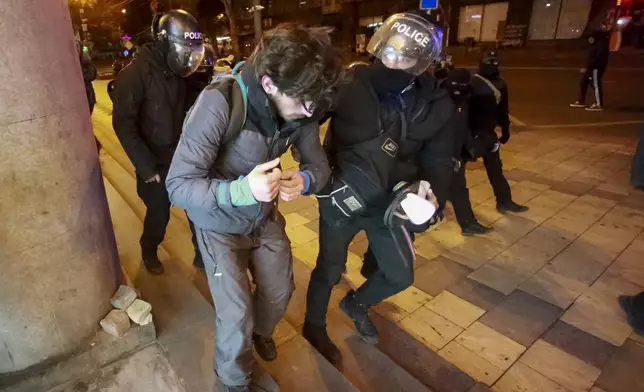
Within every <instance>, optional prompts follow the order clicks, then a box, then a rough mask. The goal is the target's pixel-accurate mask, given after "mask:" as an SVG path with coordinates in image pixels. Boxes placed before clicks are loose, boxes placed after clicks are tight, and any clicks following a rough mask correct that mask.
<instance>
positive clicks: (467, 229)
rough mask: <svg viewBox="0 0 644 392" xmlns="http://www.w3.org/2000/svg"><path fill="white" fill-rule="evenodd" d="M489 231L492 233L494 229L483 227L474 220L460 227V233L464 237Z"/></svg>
mask: <svg viewBox="0 0 644 392" xmlns="http://www.w3.org/2000/svg"><path fill="white" fill-rule="evenodd" d="M491 231H494V229H493V228H491V227H487V226H483V225H482V224H480V223H479V222H478V221H475V220H474V221H471V222H468V223H467V225H465V226H463V227H461V232H462V233H463V235H464V236H466V237H470V236H473V235H477V234H487V233H489V232H491Z"/></svg>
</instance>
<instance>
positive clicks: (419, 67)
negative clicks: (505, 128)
mask: <svg viewBox="0 0 644 392" xmlns="http://www.w3.org/2000/svg"><path fill="white" fill-rule="evenodd" d="M421 15H422V14H420V13H403V14H395V15H393V16H391V17H390V18H388V19H387V21H385V23H384V24H383V26H382V27H380V29H378V31H377V32H376V34H375V35H374V37H373V38H372V39H371V41H370V42H369V45H368V48H367V49H368V51H369V52H370V53H371V54H372V55H374V56H375V57H376V59H375V61H374V63H373V64H371V65H368V66H365V67H363V68H360V67H356V68H355V78H354V80H353V81H352V82H351V83H349V84H348V85H347V86H344V87H343V88H341V90H340V91H339V100H338V102H337V103H336V105H335V109H334V110H335V112H334V113H333V115H332V117H331V123H330V125H329V129H328V131H327V139H326V141H325V145H326V147H327V153H328V155H329V161H330V163H331V165H332V166H333V175H332V179H331V180H330V182H329V184H327V187H326V189H324V190H323V191H322V192H321V193H320V194H318V201H319V208H320V250H319V254H318V259H317V264H316V267H315V269H314V270H313V273H312V275H311V281H310V284H309V288H308V295H307V310H306V318H305V324H304V327H303V335H304V337H305V338H306V339H307V340H308V341H309V342H310V343H311V344H312V345H313V346H314V347H315V348H316V349H317V350H318V351H320V353H321V354H322V355H324V356H325V357H326V358H327V359H329V360H330V361H332V362H337V361H338V360H339V359H340V356H341V355H340V352H339V350H338V348H337V347H336V346H335V345H334V344H333V342H331V340H330V339H329V337H328V335H327V331H326V313H327V308H328V305H329V299H330V296H331V290H332V288H333V286H334V285H335V284H337V283H338V282H339V280H340V278H341V275H342V273H343V271H344V269H345V264H346V260H347V252H348V247H349V244H350V242H351V240H352V239H353V237H354V236H355V235H356V234H357V233H358V232H360V231H361V230H364V231H365V232H366V234H367V238H368V240H369V246H370V253H372V256H373V258H374V259H375V263H376V264H377V266H376V268H375V269H374V270H373V271H370V273H369V275H368V276H369V277H368V279H367V281H366V282H365V283H364V284H363V285H362V286H361V287H360V288H358V289H357V290H356V291H351V292H350V293H349V294H348V295H347V296H346V297H345V298H344V299H343V300H342V301H341V303H340V308H341V309H342V311H343V312H344V313H345V314H346V315H347V316H349V317H350V318H351V319H352V320H353V322H354V324H355V326H356V329H357V332H358V334H359V335H360V337H361V338H362V339H363V340H364V341H365V342H367V343H371V344H375V343H376V342H377V341H378V331H377V330H376V328H375V327H374V325H373V324H372V323H371V321H370V320H369V317H368V313H367V312H368V309H369V308H370V307H372V306H374V305H376V304H378V303H379V302H381V301H382V300H384V299H386V298H388V297H390V296H392V295H395V294H396V293H398V292H400V291H402V290H405V289H406V288H408V287H409V286H410V285H411V284H412V283H413V279H414V265H413V264H414V257H415V255H414V248H413V243H412V235H411V234H410V233H409V231H408V230H407V229H406V228H405V226H406V225H407V224H410V225H411V226H416V229H415V230H414V231H417V232H418V231H422V230H424V229H426V228H427V224H428V223H431V222H432V219H431V215H432V213H433V211H437V212H439V211H440V207H439V205H440V206H442V205H444V202H445V199H446V198H447V194H448V191H449V181H450V180H451V176H452V171H453V163H452V159H451V158H452V151H453V146H454V139H453V136H454V135H453V133H452V132H451V129H450V127H449V123H450V121H451V118H452V116H454V113H455V106H454V104H453V103H452V101H451V99H450V98H449V96H448V94H447V92H446V91H445V90H442V89H439V88H437V87H436V82H435V80H434V79H433V77H432V76H431V75H427V74H426V73H425V71H426V70H427V68H428V66H429V65H430V64H431V62H432V61H433V60H435V59H436V58H438V55H439V53H440V50H441V34H440V31H439V30H438V29H437V28H436V27H435V26H434V25H433V24H431V23H430V22H429V21H428V20H427V19H425V18H424V17H423V16H421ZM421 180H424V181H421ZM429 184H431V190H432V191H433V193H434V195H435V196H436V197H437V198H438V201H436V199H435V198H433V195H432V193H431V191H429V190H428V185H429ZM410 195H413V196H410ZM430 200H431V202H430ZM416 202H418V203H419V204H418V205H419V206H420V207H419V208H417V209H416V208H413V207H411V204H414V203H416ZM406 203H408V204H406ZM423 203H425V204H423ZM436 207H439V208H436ZM434 215H436V214H434ZM407 221H409V222H407Z"/></svg>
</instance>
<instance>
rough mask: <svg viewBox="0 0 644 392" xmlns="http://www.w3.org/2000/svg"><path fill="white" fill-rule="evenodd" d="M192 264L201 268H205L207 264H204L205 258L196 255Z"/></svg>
mask: <svg viewBox="0 0 644 392" xmlns="http://www.w3.org/2000/svg"><path fill="white" fill-rule="evenodd" d="M192 265H193V266H194V267H195V268H196V269H199V270H202V271H203V270H205V269H206V266H205V265H203V259H202V258H201V257H197V256H195V258H194V260H192Z"/></svg>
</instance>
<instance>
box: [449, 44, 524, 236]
mask: <svg viewBox="0 0 644 392" xmlns="http://www.w3.org/2000/svg"><path fill="white" fill-rule="evenodd" d="M470 84H471V92H472V97H471V99H470V103H469V126H470V130H471V132H472V137H473V139H474V145H475V150H474V151H475V154H474V155H475V158H479V157H482V158H483V163H484V164H485V170H486V172H487V176H488V178H489V180H490V184H491V185H492V189H493V190H494V196H495V197H496V209H497V210H498V211H499V212H500V213H502V214H506V213H508V212H525V211H527V210H528V207H526V206H522V205H519V204H517V203H515V202H514V201H513V200H512V192H511V190H510V185H509V184H508V181H507V180H506V179H505V176H504V175H503V164H502V162H501V155H500V153H499V150H500V147H501V145H502V144H505V143H507V142H508V141H509V140H510V113H509V109H508V87H507V84H506V83H505V81H504V80H503V79H501V77H500V76H499V60H498V55H497V52H496V51H490V52H487V53H485V55H484V56H483V59H482V60H481V63H480V65H479V69H478V73H476V74H475V75H474V76H473V77H472V80H471V83H470ZM497 126H499V127H501V135H502V136H501V137H500V138H499V137H498V136H497V134H496V127H497ZM456 179H457V181H456V182H454V183H453V184H452V190H451V192H450V198H451V201H452V205H453V206H454V212H455V213H456V219H457V221H458V223H459V225H460V226H461V229H462V232H463V234H464V235H474V234H484V233H486V232H488V231H490V229H489V228H487V227H485V226H483V225H481V224H480V223H478V221H477V220H476V218H475V216H474V211H473V210H472V204H471V203H470V196H469V191H468V190H467V185H466V183H465V181H464V180H465V176H464V173H463V175H462V176H457V177H456Z"/></svg>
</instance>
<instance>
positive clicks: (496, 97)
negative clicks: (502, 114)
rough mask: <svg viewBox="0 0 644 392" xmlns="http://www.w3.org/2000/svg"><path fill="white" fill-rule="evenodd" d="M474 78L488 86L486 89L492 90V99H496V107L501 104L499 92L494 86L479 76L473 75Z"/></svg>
mask: <svg viewBox="0 0 644 392" xmlns="http://www.w3.org/2000/svg"><path fill="white" fill-rule="evenodd" d="M474 76H476V77H477V78H479V79H481V80H482V81H483V82H484V83H485V84H487V85H488V87H490V88H491V89H492V92H493V93H494V98H495V99H496V104H497V105H498V104H499V103H501V92H500V91H499V89H498V88H496V86H494V84H493V83H492V82H490V81H489V80H488V79H487V78H484V77H483V76H481V75H479V74H474Z"/></svg>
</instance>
